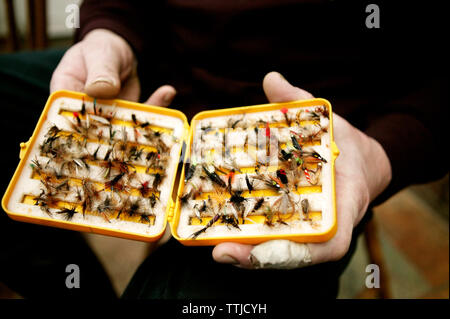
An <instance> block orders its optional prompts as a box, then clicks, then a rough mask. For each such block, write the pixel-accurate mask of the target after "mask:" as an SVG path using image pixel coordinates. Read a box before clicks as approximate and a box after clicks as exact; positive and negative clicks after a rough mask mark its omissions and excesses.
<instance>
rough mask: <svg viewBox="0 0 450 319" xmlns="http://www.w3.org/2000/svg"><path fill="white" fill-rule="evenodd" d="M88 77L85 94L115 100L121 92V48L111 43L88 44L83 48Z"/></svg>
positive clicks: (123, 62) (122, 63)
mask: <svg viewBox="0 0 450 319" xmlns="http://www.w3.org/2000/svg"><path fill="white" fill-rule="evenodd" d="M82 50H83V55H84V62H85V64H86V70H87V77H86V85H85V88H84V90H85V92H86V93H87V94H88V95H90V96H95V97H98V98H105V99H108V98H114V97H116V96H117V95H118V94H119V92H120V87H121V85H120V71H121V69H120V68H121V65H125V61H122V56H121V54H120V52H118V50H119V48H117V47H116V46H114V45H113V44H112V43H110V42H109V41H104V42H100V43H95V42H87V43H86V44H85V45H84V46H83V48H82Z"/></svg>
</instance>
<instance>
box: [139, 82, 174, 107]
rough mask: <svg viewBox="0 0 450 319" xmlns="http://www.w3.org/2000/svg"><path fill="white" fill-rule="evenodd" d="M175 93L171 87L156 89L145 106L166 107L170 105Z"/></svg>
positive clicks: (164, 86) (165, 86)
mask: <svg viewBox="0 0 450 319" xmlns="http://www.w3.org/2000/svg"><path fill="white" fill-rule="evenodd" d="M176 94H177V91H176V90H175V88H174V87H173V86H171V85H163V86H160V87H159V88H158V89H156V91H155V92H153V94H152V95H151V96H150V97H149V98H148V100H147V101H146V102H145V104H148V105H157V106H164V107H167V106H169V105H170V103H172V100H173V99H174V97H175V95H176Z"/></svg>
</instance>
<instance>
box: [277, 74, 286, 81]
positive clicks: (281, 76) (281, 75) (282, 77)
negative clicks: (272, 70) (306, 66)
mask: <svg viewBox="0 0 450 319" xmlns="http://www.w3.org/2000/svg"><path fill="white" fill-rule="evenodd" d="M278 74H279V75H280V78H281V79H283V80H285V81H287V80H286V78H285V77H284V76H283V74H281V73H278Z"/></svg>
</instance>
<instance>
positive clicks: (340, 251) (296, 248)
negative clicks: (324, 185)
mask: <svg viewBox="0 0 450 319" xmlns="http://www.w3.org/2000/svg"><path fill="white" fill-rule="evenodd" d="M263 87H264V91H265V93H266V96H267V98H268V100H269V102H271V103H275V102H288V101H293V100H302V99H311V98H313V96H312V95H311V94H310V93H309V92H307V91H304V90H302V89H300V88H297V87H294V86H292V85H291V84H289V82H287V81H286V79H284V78H283V77H282V76H281V74H279V73H277V72H271V73H269V74H267V75H266V76H265V78H264V81H263ZM333 126H334V140H335V142H336V144H337V146H338V148H339V150H340V156H339V157H338V158H337V159H336V165H335V170H336V175H335V176H336V205H337V223H338V226H337V232H336V234H335V236H334V237H333V238H332V239H330V240H329V241H327V242H324V243H307V244H301V243H294V242H291V241H288V240H273V241H268V242H265V243H262V244H260V245H257V246H253V245H244V244H238V243H230V242H228V243H221V244H219V245H217V246H216V247H215V248H214V250H213V258H214V259H215V260H216V261H217V262H220V263H230V264H233V265H235V266H238V267H242V268H249V269H252V268H299V267H303V266H307V265H312V264H319V263H323V262H327V261H335V260H339V259H341V258H342V257H343V256H344V255H345V253H346V252H347V251H348V249H349V245H350V242H351V238H352V232H353V228H354V227H355V226H356V225H357V224H358V223H359V222H360V220H361V219H362V217H363V216H364V214H365V212H366V210H367V207H368V205H369V203H370V202H371V201H372V200H373V199H375V197H376V196H378V195H379V194H380V193H381V192H382V191H383V190H384V189H385V188H386V187H387V186H388V185H389V182H390V180H391V165H390V161H389V159H388V157H387V155H386V153H385V152H384V149H383V148H382V146H381V145H380V144H379V143H378V142H377V141H376V140H374V139H373V138H371V137H369V136H367V135H366V134H364V133H363V132H361V131H360V130H358V129H357V128H355V127H354V126H352V125H351V124H350V123H348V122H347V121H346V120H344V119H343V118H342V117H340V116H339V115H337V114H334V113H333Z"/></svg>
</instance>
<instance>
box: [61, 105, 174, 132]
mask: <svg viewBox="0 0 450 319" xmlns="http://www.w3.org/2000/svg"><path fill="white" fill-rule="evenodd" d="M73 113H74V112H73V111H67V110H60V111H59V114H60V115H62V116H65V117H68V118H73ZM77 113H78V115H79V117H80V118H81V119H85V118H86V116H85V115H81V114H80V112H77ZM144 123H145V122H144ZM111 124H113V125H120V126H129V127H134V126H135V125H134V123H133V121H131V120H130V121H125V120H119V119H115V118H113V119H112V121H111ZM147 127H149V128H151V129H152V130H154V131H158V132H161V133H169V134H170V133H172V132H173V129H171V128H167V127H161V126H157V125H153V124H150V125H148V126H147Z"/></svg>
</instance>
